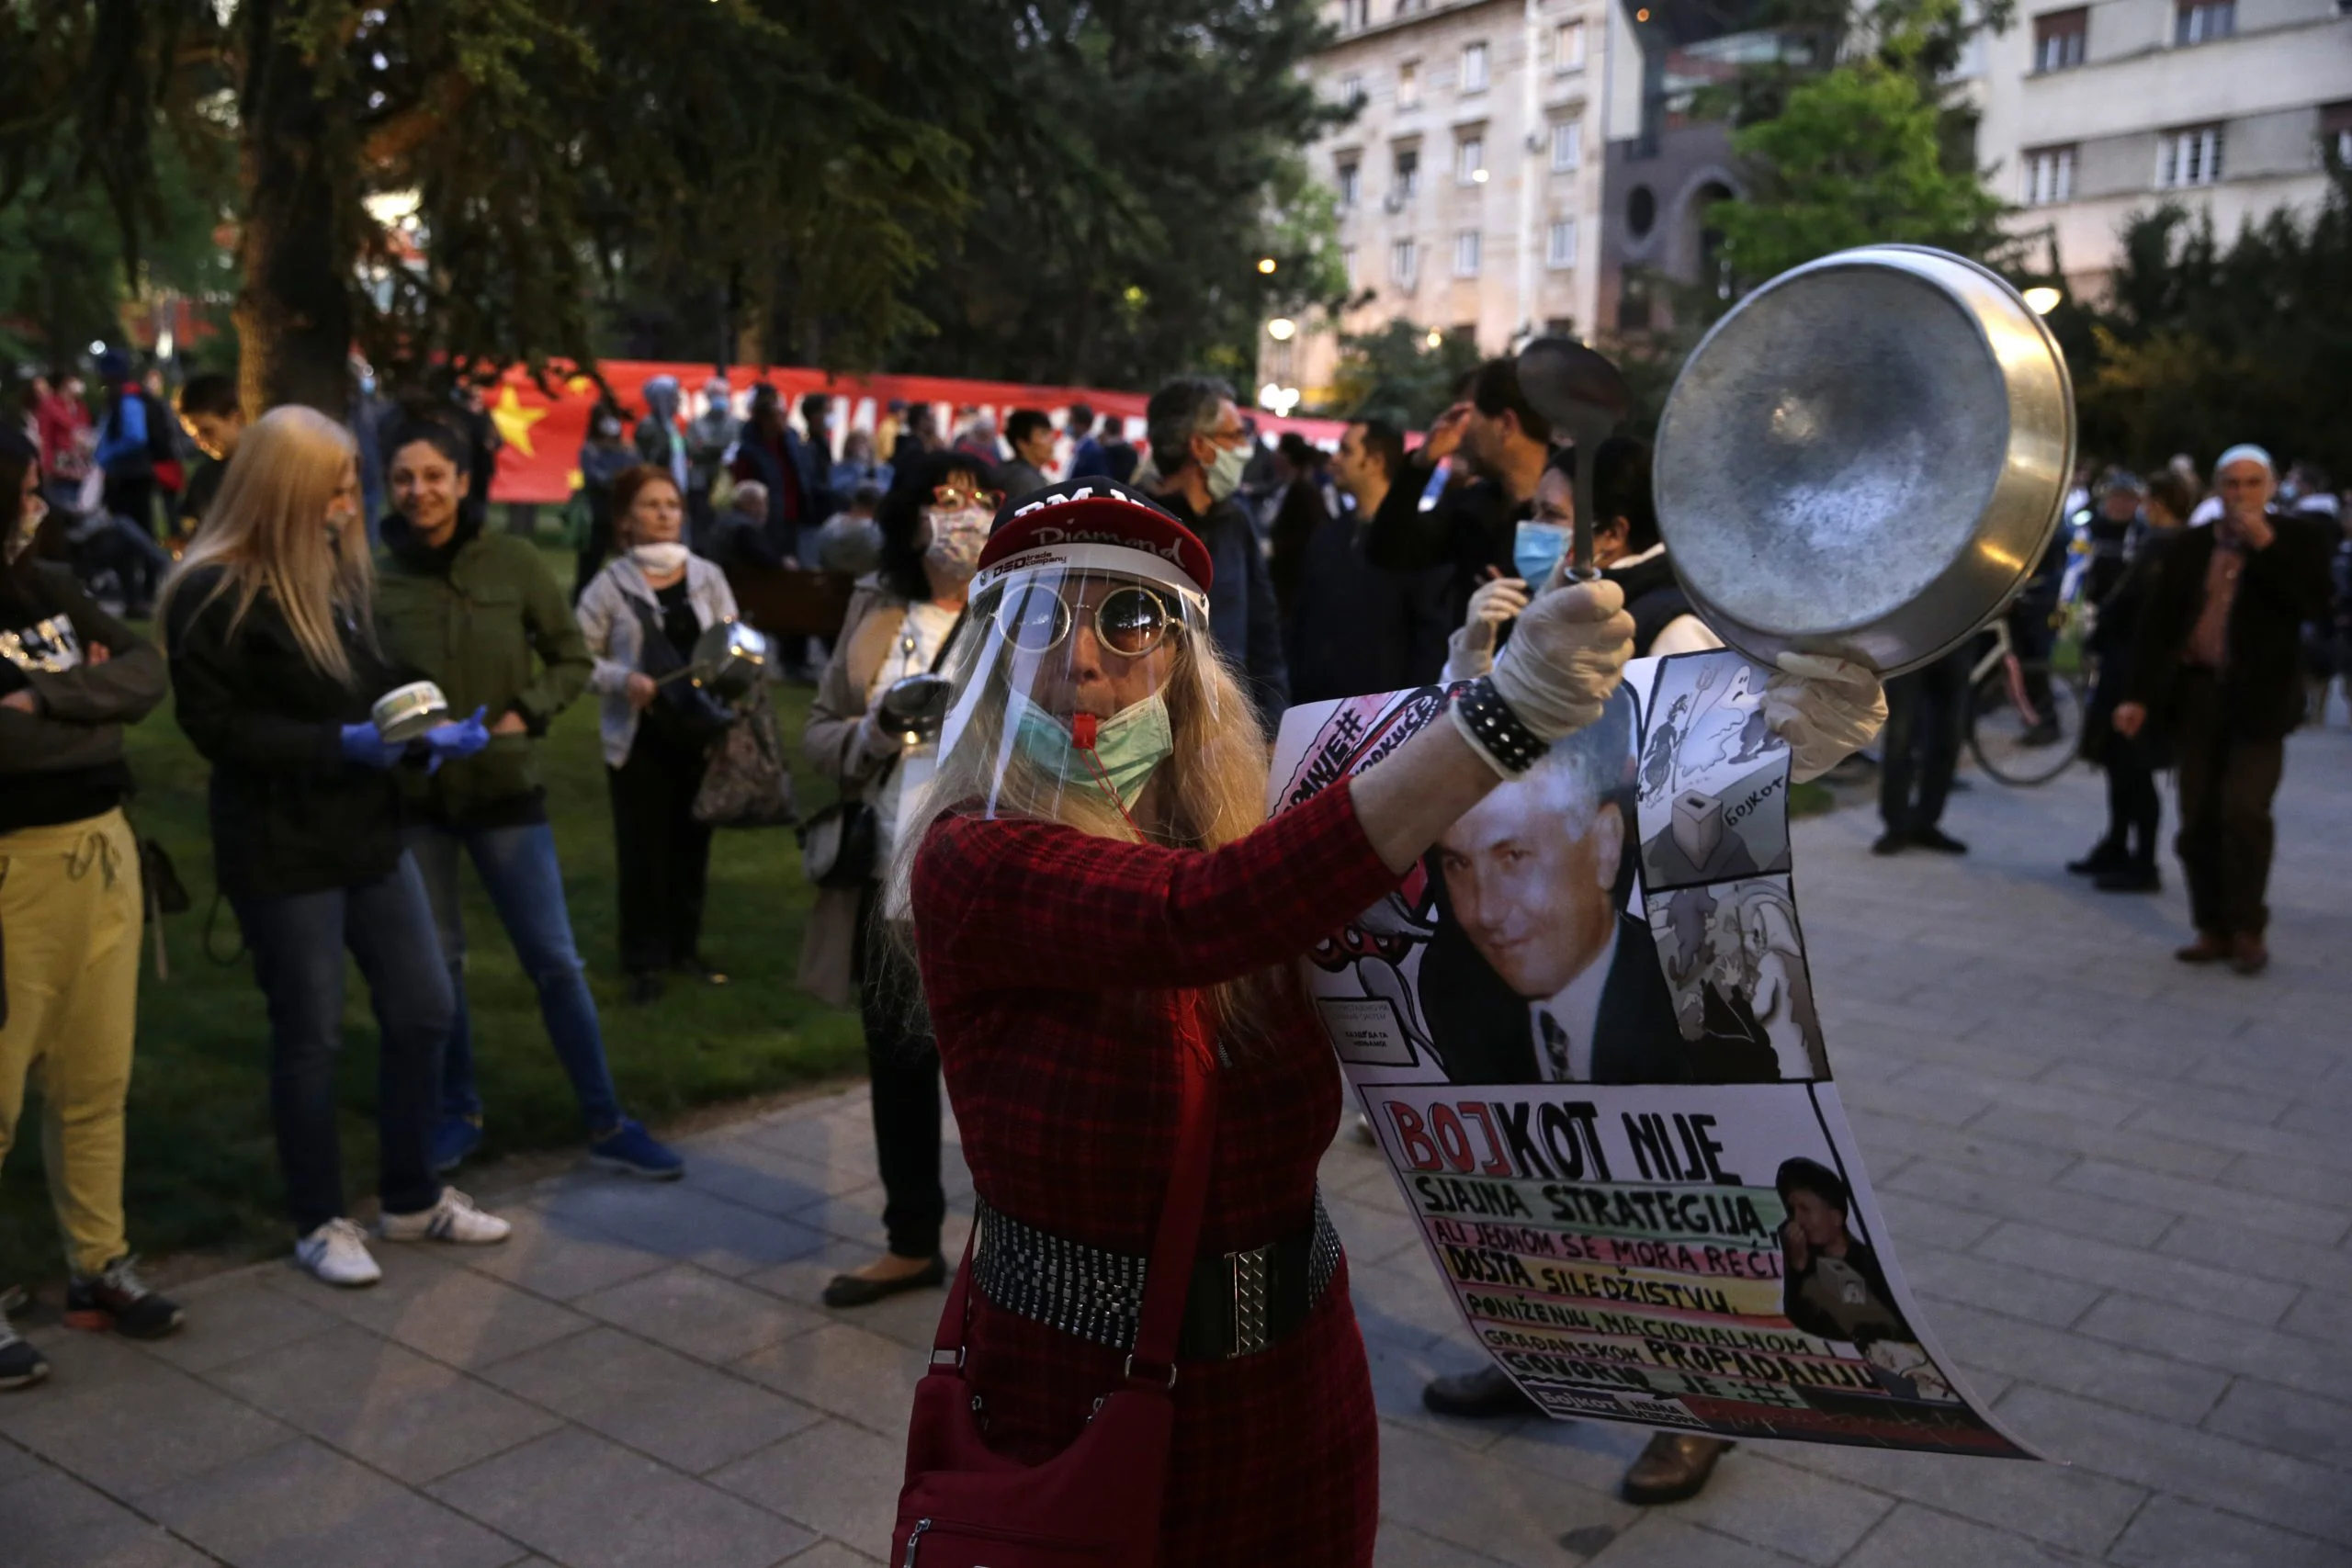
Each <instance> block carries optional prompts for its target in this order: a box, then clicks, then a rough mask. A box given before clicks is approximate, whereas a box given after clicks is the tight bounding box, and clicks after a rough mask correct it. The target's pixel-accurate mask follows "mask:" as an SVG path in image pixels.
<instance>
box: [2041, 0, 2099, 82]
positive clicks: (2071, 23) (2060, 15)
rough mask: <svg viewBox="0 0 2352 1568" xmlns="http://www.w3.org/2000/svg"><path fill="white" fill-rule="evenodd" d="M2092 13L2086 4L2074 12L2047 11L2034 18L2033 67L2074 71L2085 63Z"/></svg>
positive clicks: (2046, 69)
mask: <svg viewBox="0 0 2352 1568" xmlns="http://www.w3.org/2000/svg"><path fill="white" fill-rule="evenodd" d="M2090 31H2091V14H2090V11H2089V9H2088V8H2087V7H2086V6H2076V7H2075V9H2074V10H2071V11H2044V12H2043V13H2042V14H2041V16H2039V17H2035V18H2034V19H2033V68H2034V69H2035V70H2036V71H2071V70H2073V69H2074V68H2075V66H2077V65H2080V64H2081V63H2082V62H2083V50H2084V47H2085V46H2086V44H2087V43H2088V42H2089V41H2090Z"/></svg>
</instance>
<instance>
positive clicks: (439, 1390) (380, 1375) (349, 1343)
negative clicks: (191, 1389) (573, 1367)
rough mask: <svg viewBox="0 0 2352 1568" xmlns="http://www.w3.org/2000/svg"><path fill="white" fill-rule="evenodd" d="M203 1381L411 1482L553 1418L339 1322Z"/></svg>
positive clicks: (546, 1426) (513, 1440) (511, 1441)
mask: <svg viewBox="0 0 2352 1568" xmlns="http://www.w3.org/2000/svg"><path fill="white" fill-rule="evenodd" d="M209 1381H210V1382H211V1383H212V1385H213V1386H214V1387H216V1388H219V1389H220V1390H222V1391H223V1392H225V1393H232V1394H234V1395H235V1396H236V1397H237V1398H239V1399H241V1400H243V1401H244V1402H245V1403H246V1404H251V1405H253V1406H254V1407H256V1408H257V1409H260V1410H263V1411H266V1412H267V1413H268V1414H270V1415H271V1416H276V1417H277V1418H278V1419H279V1420H281V1421H284V1422H285V1423H286V1424H287V1425H288V1426H290V1427H296V1428H298V1429H299V1430H301V1431H304V1432H307V1433H309V1434H310V1435H311V1436H312V1437H314V1438H319V1439H320V1440H321V1441H322V1442H325V1443H327V1444H328V1445H330V1446H331V1447H334V1448H336V1449H339V1450H342V1451H343V1452H345V1453H347V1454H350V1455H352V1456H353V1457H355V1458H356V1459H360V1460H364V1461H367V1462H368V1464H371V1465H373V1466H375V1467H376V1468H377V1469H378V1470H380V1471H383V1472H386V1473H388V1474H390V1475H392V1476H395V1477H397V1478H399V1479H400V1480H402V1481H405V1482H408V1483H410V1484H412V1485H415V1484H419V1483H424V1482H427V1481H430V1480H432V1479H434V1478H435V1476H439V1475H446V1474H447V1473H448V1472H450V1471H453V1470H458V1469H460V1468H462V1467H464V1466H466V1465H469V1464H471V1463H473V1462H474V1461H476V1460H479V1459H485V1458H488V1457H489V1456H490V1455H492V1454H494V1453H497V1452H500V1451H501V1450H505V1449H511V1448H513V1447H514V1446H515V1444H517V1443H521V1442H526V1441H527V1440H529V1439H530V1438H536V1437H538V1436H539V1435H540V1434H542V1433H544V1432H548V1431H550V1430H552V1429H553V1428H555V1427H557V1426H559V1425H560V1422H558V1421H557V1420H556V1418H555V1417H554V1416H549V1415H548V1414H547V1413H546V1412H545V1411H543V1410H535V1409H533V1408H531V1407H530V1406H529V1405H527V1404H521V1403H519V1402H517V1401H515V1400H513V1399H509V1398H508V1397H506V1395H504V1394H503V1393H499V1392H498V1391H497V1390H496V1389H494V1388H492V1387H490V1386H489V1385H488V1384H486V1383H482V1382H477V1381H475V1380H474V1379H472V1378H470V1377H468V1376H467V1375H466V1374H465V1373H463V1372H460V1371H456V1370H455V1369H453V1368H450V1367H447V1366H445V1365H443V1364H442V1363H441V1362H439V1361H435V1360H433V1359H429V1358H427V1357H424V1356H421V1355H418V1354H417V1353H416V1352H415V1351H413V1350H410V1349H407V1348H404V1347H401V1346H400V1345H396V1344H393V1343H392V1342H391V1341H390V1340H387V1339H380V1338H378V1337H376V1336H375V1335H373V1334H370V1333H368V1331H367V1330H365V1329H362V1328H358V1327H356V1326H354V1325H348V1324H345V1325H338V1326H337V1327H336V1328H334V1330H333V1331H332V1332H330V1333H326V1334H322V1335H316V1336H313V1337H310V1338H307V1339H300V1340H297V1341H296V1342H295V1343H294V1344H292V1345H289V1346H288V1347H287V1348H285V1349H283V1350H278V1351H273V1352H270V1353H267V1354H264V1355H259V1356H254V1357H250V1358H248V1359H245V1360H243V1361H240V1362H238V1363H236V1364H235V1365H234V1366H231V1367H224V1368H222V1369H220V1371H216V1372H213V1373H212V1374H210V1378H209Z"/></svg>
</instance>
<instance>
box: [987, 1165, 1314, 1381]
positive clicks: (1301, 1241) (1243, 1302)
mask: <svg viewBox="0 0 2352 1568" xmlns="http://www.w3.org/2000/svg"><path fill="white" fill-rule="evenodd" d="M977 1209H978V1214H977V1218H976V1221H975V1223H976V1224H978V1227H979V1236H978V1242H977V1244H976V1245H975V1246H974V1247H973V1249H972V1269H973V1274H972V1282H973V1283H974V1284H976V1285H978V1286H979V1288H980V1292H981V1294H983V1295H985V1296H987V1297H988V1299H989V1302H991V1303H994V1304H995V1305H997V1306H999V1307H1001V1308H1002V1309H1003V1310H1005V1311H1006V1312H1009V1313H1013V1314H1018V1315H1019V1316H1022V1317H1025V1318H1028V1319H1030V1320H1031V1321H1032V1322H1035V1323H1042V1324H1044V1325H1046V1326H1047V1327H1049V1328H1058V1329H1060V1330H1061V1331H1062V1332H1063V1333H1065V1334H1069V1335H1075V1336H1076V1337H1079V1338H1080V1339H1091V1340H1092V1341H1093V1342H1094V1343H1096V1344H1098V1345H1108V1346H1110V1347H1111V1348H1113V1349H1114V1350H1132V1349H1134V1348H1135V1343H1136V1323H1137V1321H1138V1320H1139V1319H1140V1318H1141V1317H1142V1315H1143V1277H1144V1269H1145V1264H1146V1262H1147V1261H1148V1260H1147V1259H1145V1258H1141V1257H1139V1256H1136V1255H1135V1254H1131V1253H1125V1252H1112V1251H1109V1250H1107V1249H1106V1248H1103V1247H1088V1246H1085V1245H1084V1244H1083V1243H1080V1242H1075V1241H1070V1240H1068V1239H1066V1238H1064V1237H1062V1236H1057V1235H1053V1234H1052V1233H1051V1232H1049V1231H1042V1230H1039V1229H1038V1228H1037V1227H1036V1226H1035V1225H1030V1224H1023V1223H1022V1222H1021V1221H1019V1220H1016V1219H1014V1218H1012V1216H1011V1215H1009V1214H1005V1213H1000V1212H999V1211H997V1210H995V1209H992V1208H990V1207H989V1204H988V1202H987V1201H985V1200H982V1201H978V1204H977ZM1339 1268H1340V1233H1339V1232H1338V1231H1336V1230H1334V1229H1333V1228H1332V1226H1331V1216H1330V1215H1329V1213H1325V1212H1324V1208H1323V1194H1322V1192H1321V1191H1320V1190H1317V1192H1316V1194H1315V1218H1314V1219H1313V1221H1312V1222H1311V1223H1309V1224H1306V1225H1303V1226H1301V1227H1300V1228H1299V1229H1298V1230H1297V1231H1295V1232H1294V1233H1293V1234H1291V1235H1285V1236H1282V1237H1279V1238H1277V1239H1275V1240H1273V1241H1271V1242H1268V1243H1267V1244H1266V1245H1265V1246H1263V1247H1251V1248H1250V1249H1249V1250H1248V1251H1246V1252H1221V1253H1213V1254H1204V1255H1203V1256H1202V1257H1201V1258H1199V1259H1198V1260H1196V1261H1195V1262H1194V1263H1193V1282H1192V1284H1191V1286H1190V1288H1189V1289H1188V1290H1187V1291H1186V1292H1185V1296H1184V1326H1183V1329H1182V1332H1181V1333H1180V1334H1179V1335H1178V1337H1177V1341H1176V1358H1177V1359H1178V1360H1180V1361H1225V1360H1231V1359H1233V1358H1235V1357H1237V1356H1251V1355H1255V1354H1257V1353H1258V1352H1259V1351H1261V1350H1264V1349H1268V1348H1272V1346H1274V1345H1277V1344H1279V1343H1281V1342H1282V1341H1283V1339H1284V1338H1286V1337H1289V1336H1290V1334H1291V1333H1293V1332H1294V1331H1295V1329H1296V1328H1297V1327H1298V1325H1300V1324H1302V1323H1305V1322H1306V1317H1307V1314H1309V1313H1311V1312H1313V1311H1314V1310H1315V1304H1316V1303H1317V1302H1319V1301H1321V1300H1322V1299H1323V1292H1324V1291H1325V1290H1326V1289H1328V1288H1329V1286H1330V1283H1331V1277H1332V1275H1334V1274H1336V1273H1337V1272H1338V1271H1339Z"/></svg>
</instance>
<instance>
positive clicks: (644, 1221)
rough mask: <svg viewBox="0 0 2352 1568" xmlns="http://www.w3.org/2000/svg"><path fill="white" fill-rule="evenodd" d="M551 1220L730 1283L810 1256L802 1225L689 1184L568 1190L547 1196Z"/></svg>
mask: <svg viewBox="0 0 2352 1568" xmlns="http://www.w3.org/2000/svg"><path fill="white" fill-rule="evenodd" d="M547 1210H548V1214H549V1215H550V1217H552V1218H554V1219H556V1220H557V1221H559V1222H571V1223H577V1224H584V1225H587V1226H589V1227H590V1228H591V1229H594V1230H596V1231H600V1232H602V1233H604V1234H605V1235H608V1236H611V1237H612V1238H613V1239H615V1240H616V1241H620V1242H625V1243H627V1244H628V1245H629V1246H631V1247H637V1248H639V1249H640V1250H642V1251H646V1252H650V1253H654V1254H657V1255H659V1256H661V1257H662V1258H671V1259H673V1260H677V1261H683V1262H687V1263H694V1264H698V1265H700V1266H701V1267H703V1268H705V1269H709V1270H710V1271H711V1272H713V1273H715V1274H724V1275H727V1276H729V1277H730V1278H732V1277H734V1276H737V1275H742V1274H749V1273H751V1272H752V1271H753V1270H754V1269H765V1268H770V1267H772V1266H774V1265H775V1264H778V1263H783V1262H786V1261H787V1260H789V1259H791V1258H798V1257H801V1256H803V1255H805V1254H807V1253H811V1252H814V1251H816V1250H817V1249H818V1248H819V1247H822V1246H823V1245H824V1237H823V1236H822V1235H820V1233H818V1232H817V1231H814V1230H811V1229H809V1227H808V1226H806V1225H801V1224H793V1223H791V1222H790V1221H787V1220H780V1219H777V1218H776V1217H775V1215H773V1214H763V1213H759V1212H758V1211H757V1210H755V1209H746V1208H743V1207H742V1206H741V1205H740V1204H735V1203H729V1202H726V1201H723V1200H720V1199H718V1198H711V1197H707V1196H705V1195H703V1194H702V1193H699V1192H696V1191H695V1190H692V1189H691V1188H690V1187H684V1186H678V1185H670V1186H662V1187H656V1186H652V1185H649V1184H637V1185H631V1186H628V1187H621V1186H595V1187H573V1188H569V1189H566V1190H561V1191H559V1192H557V1193H555V1194H553V1195H551V1196H550V1197H549V1198H548V1202H547Z"/></svg>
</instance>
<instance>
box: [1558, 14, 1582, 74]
mask: <svg viewBox="0 0 2352 1568" xmlns="http://www.w3.org/2000/svg"><path fill="white" fill-rule="evenodd" d="M1552 69H1553V70H1555V71H1581V70H1583V69H1584V24H1583V23H1582V22H1562V23H1561V24H1560V25H1559V26H1558V27H1556V28H1553V29H1552Z"/></svg>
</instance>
